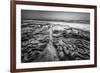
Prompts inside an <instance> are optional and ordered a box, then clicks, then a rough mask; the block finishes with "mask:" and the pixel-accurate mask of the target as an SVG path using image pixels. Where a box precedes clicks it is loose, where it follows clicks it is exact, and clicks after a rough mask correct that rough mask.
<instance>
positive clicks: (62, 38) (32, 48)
mask: <svg viewBox="0 0 100 73" xmlns="http://www.w3.org/2000/svg"><path fill="white" fill-rule="evenodd" d="M51 25H53V24H50V23H40V22H39V23H38V22H36V21H35V22H23V23H22V25H21V62H22V63H27V62H48V61H69V60H88V59H90V33H89V31H85V30H81V29H76V28H71V27H69V26H68V28H63V27H64V26H63V27H61V26H60V27H61V28H63V29H62V30H58V29H53V28H54V27H51ZM56 26H57V25H56ZM58 26H59V25H58ZM66 26H67V25H66ZM51 28H52V29H51ZM50 31H52V33H50ZM51 37H52V38H51Z"/></svg>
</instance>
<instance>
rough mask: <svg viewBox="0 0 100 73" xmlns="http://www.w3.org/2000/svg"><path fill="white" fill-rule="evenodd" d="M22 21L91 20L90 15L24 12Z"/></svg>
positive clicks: (22, 12)
mask: <svg viewBox="0 0 100 73" xmlns="http://www.w3.org/2000/svg"><path fill="white" fill-rule="evenodd" d="M21 15H22V16H21V17H22V19H55V20H90V14H89V13H79V12H58V11H57V12H56V11H36V10H22V11H21Z"/></svg>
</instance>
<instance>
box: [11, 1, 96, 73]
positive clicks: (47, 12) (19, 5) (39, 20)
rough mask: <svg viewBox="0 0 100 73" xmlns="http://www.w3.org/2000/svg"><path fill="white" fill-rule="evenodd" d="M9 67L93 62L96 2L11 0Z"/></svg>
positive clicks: (81, 65)
mask: <svg viewBox="0 0 100 73" xmlns="http://www.w3.org/2000/svg"><path fill="white" fill-rule="evenodd" d="M11 9H12V12H11V14H12V15H11V71H12V72H28V71H44V70H60V69H74V68H89V67H96V66H97V56H96V54H97V50H96V35H97V33H96V30H97V29H96V28H97V26H96V16H97V15H96V11H97V10H96V6H92V5H77V4H75V5H74V4H61V3H44V2H30V1H29V2H27V1H14V2H12V8H11Z"/></svg>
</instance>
